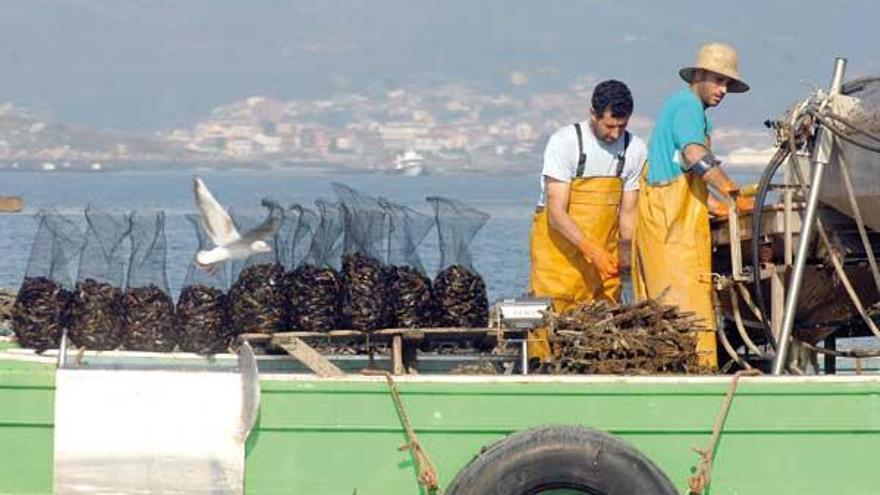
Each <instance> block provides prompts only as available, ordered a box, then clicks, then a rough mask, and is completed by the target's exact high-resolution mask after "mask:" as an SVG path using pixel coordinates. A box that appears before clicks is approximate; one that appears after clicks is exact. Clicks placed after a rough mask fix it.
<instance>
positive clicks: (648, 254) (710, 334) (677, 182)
mask: <svg viewBox="0 0 880 495" xmlns="http://www.w3.org/2000/svg"><path fill="white" fill-rule="evenodd" d="M649 166H650V163H649V164H647V165H646V166H645V170H644V172H643V174H642V180H641V185H640V187H639V203H638V215H637V217H636V227H635V234H634V238H633V260H632V263H633V268H632V274H633V289H634V291H635V295H636V298H637V299H638V300H643V299H646V298H653V299H656V298H657V297H659V296H660V294H661V293H663V291H666V292H665V294H664V296H663V298H662V301H663V302H664V303H668V304H675V305H678V306H679V307H680V308H681V309H682V310H684V311H693V312H694V313H696V315H697V316H699V317H700V318H702V320H703V327H702V328H701V329H700V330H699V331H698V333H697V352H698V353H699V362H700V364H702V365H704V366H709V367H713V368H714V367H717V366H718V358H717V354H716V347H715V331H714V329H715V311H714V307H713V305H712V257H711V254H712V253H711V249H712V244H711V240H710V236H709V211H708V208H707V206H706V202H707V198H708V195H709V191H708V189H707V188H706V184H705V182H703V181H702V180H701V179H700V178H699V177H697V176H696V175H694V174H691V173H686V174H683V175H681V176H679V177H677V178H675V179H673V180H672V181H670V182H667V183H663V184H656V185H650V184H648V183H647V181H646V180H645V177H646V175H647V171H648V167H649Z"/></svg>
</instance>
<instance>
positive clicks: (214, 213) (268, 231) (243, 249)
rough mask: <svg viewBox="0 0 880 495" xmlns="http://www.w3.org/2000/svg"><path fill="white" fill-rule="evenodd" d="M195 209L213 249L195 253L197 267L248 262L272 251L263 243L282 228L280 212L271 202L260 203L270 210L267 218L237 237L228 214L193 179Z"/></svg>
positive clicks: (198, 179)
mask: <svg viewBox="0 0 880 495" xmlns="http://www.w3.org/2000/svg"><path fill="white" fill-rule="evenodd" d="M193 191H194V193H195V199H196V208H198V210H199V222H200V223H201V225H202V228H203V229H205V233H207V234H208V237H209V238H210V239H211V242H213V243H214V246H215V247H214V248H213V249H203V250H201V251H199V252H198V253H196V263H198V264H199V265H202V266H211V265H214V264H216V263H220V262H222V261H226V260H234V259H241V258H247V257H248V256H251V255H253V254H256V253H268V252H271V251H272V248H271V247H269V244H268V243H267V242H266V239H268V238H270V237H272V236H273V235H275V232H277V231H278V228H279V227H280V226H281V216H280V215H279V214H278V212H279V211H280V209H279V208H278V207H277V205H275V204H274V203H272V202H270V201H266V200H264V201H263V206H266V207H268V208H269V216H268V217H267V218H266V220H264V221H263V223H261V224H260V225H258V226H256V227H254V228H253V229H251V230H249V231H248V232H247V233H245V235H244V236H242V235H240V234H239V233H238V229H236V228H235V224H234V223H232V218H231V217H230V216H229V213H227V211H226V210H225V209H224V208H223V207H222V206H220V203H219V202H218V201H217V199H216V198H214V195H213V194H211V191H209V190H208V186H206V185H205V182H204V181H203V180H202V179H201V177H195V178H194V179H193Z"/></svg>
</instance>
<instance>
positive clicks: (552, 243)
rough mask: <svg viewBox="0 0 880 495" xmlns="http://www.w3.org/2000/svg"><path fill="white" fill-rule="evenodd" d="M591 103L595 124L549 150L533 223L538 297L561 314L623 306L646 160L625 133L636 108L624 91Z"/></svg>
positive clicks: (616, 89)
mask: <svg viewBox="0 0 880 495" xmlns="http://www.w3.org/2000/svg"><path fill="white" fill-rule="evenodd" d="M591 103H592V107H591V109H590V118H589V120H587V121H583V122H578V123H576V124H574V125H570V126H566V127H563V128H562V129H559V130H558V131H556V132H555V133H554V134H553V136H551V137H550V141H549V142H548V143H547V148H546V149H545V151H544V167H543V170H542V172H541V186H542V188H541V199H540V202H539V203H538V208H537V212H536V213H535V217H534V220H533V223H532V235H531V262H532V267H531V280H530V288H531V292H532V294H533V295H535V296H538V297H550V298H552V299H553V306H554V309H556V310H557V311H562V310H564V309H567V308H569V307H571V306H574V305H577V304H579V303H582V302H590V301H595V300H606V301H609V302H617V301H618V300H619V298H620V289H621V283H620V274H619V272H620V265H623V267H624V268H626V267H628V265H629V251H630V250H629V245H630V240H631V239H632V231H633V225H634V223H635V212H636V199H637V197H638V188H639V179H640V176H641V173H642V169H643V168H644V165H645V160H646V157H647V150H646V147H645V143H644V141H642V140H641V139H640V138H639V137H637V136H634V135H632V134H631V133H630V132H628V131H627V130H626V126H627V124H628V123H629V118H630V116H631V115H632V111H633V100H632V94H631V93H630V91H629V88H627V87H626V85H625V84H624V83H622V82H620V81H616V80H609V81H604V82H602V83H600V84H599V85H597V86H596V88H595V90H594V91H593V96H592V100H591ZM618 260H620V262H619V261H618Z"/></svg>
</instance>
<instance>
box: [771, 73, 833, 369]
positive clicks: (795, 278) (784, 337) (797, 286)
mask: <svg viewBox="0 0 880 495" xmlns="http://www.w3.org/2000/svg"><path fill="white" fill-rule="evenodd" d="M845 72H846V59H845V58H842V57H838V58H837V59H835V61H834V75H833V76H832V77H831V88H830V90H829V94H830V95H834V94H839V93H840V88H841V86H843V76H844V73H845ZM816 133H817V136H816V145H815V146H816V147H815V151H814V152H813V180H811V181H810V196H809V199H808V200H807V211H806V213H805V214H804V221H803V223H802V226H801V232H800V239H798V249H797V256H796V257H795V260H794V270H793V272H792V275H791V286H790V289H789V290H788V294H786V296H787V297H786V300H785V316H784V317H783V319H782V328H781V333H780V336H779V342H778V343H777V347H778V348H777V351H776V359H774V360H773V374H774V375H781V374H782V370H783V369H784V368H785V362H786V360H787V358H788V345H789V339H790V338H791V332H792V328H793V327H794V314H795V312H796V311H797V302H798V297H799V296H800V291H801V283H802V282H803V276H804V266H805V265H806V262H807V256H808V255H809V248H810V237H811V235H810V234H812V232H813V224H814V223H815V220H816V210H817V209H818V206H819V192H820V190H821V189H822V176H823V175H824V174H825V165H826V164H828V161H829V157H830V155H831V144H832V143H833V140H834V136H833V135H832V134H831V132H830V131H828V129H826V128H825V126H820V127H819V130H818V131H816Z"/></svg>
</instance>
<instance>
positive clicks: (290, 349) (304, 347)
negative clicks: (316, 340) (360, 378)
mask: <svg viewBox="0 0 880 495" xmlns="http://www.w3.org/2000/svg"><path fill="white" fill-rule="evenodd" d="M273 342H274V343H275V344H276V345H278V346H279V347H281V348H282V349H284V350H285V351H287V353H288V354H290V355H291V356H293V357H295V358H296V359H298V360H299V361H300V362H301V363H303V364H304V365H306V366H307V367H308V368H309V369H310V370H312V371H313V372H314V373H315V374H316V375H318V376H319V377H321V378H327V377H339V376H344V375H345V373H343V372H342V370H340V369H339V368H337V367H336V365H335V364H333V363H331V362H330V361H328V360H327V358H325V357H324V356H322V355H321V354H320V353H318V351H316V350H314V349H312V348H311V346H309V345H308V344H306V343H305V342H303V341H302V340H300V339H298V338H296V337H292V336H287V337H285V339H284V341H283V342H275V341H274V340H273Z"/></svg>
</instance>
